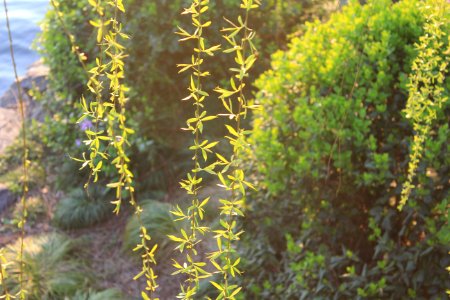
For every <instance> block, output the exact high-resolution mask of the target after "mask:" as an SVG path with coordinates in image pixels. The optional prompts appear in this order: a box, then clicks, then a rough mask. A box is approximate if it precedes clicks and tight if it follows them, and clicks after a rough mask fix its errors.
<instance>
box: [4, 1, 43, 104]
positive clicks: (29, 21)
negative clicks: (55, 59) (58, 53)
mask: <svg viewBox="0 0 450 300" xmlns="http://www.w3.org/2000/svg"><path fill="white" fill-rule="evenodd" d="M48 2H49V1H48V0H9V1H7V4H8V14H9V23H10V25H11V31H12V38H13V45H14V54H15V59H16V64H17V71H18V73H19V76H21V75H24V74H25V73H26V70H27V67H28V66H29V65H30V64H32V63H33V62H35V61H36V60H38V59H39V55H38V54H37V53H36V51H34V50H32V49H31V44H32V42H33V40H34V38H35V37H36V34H37V33H38V32H39V31H40V28H39V22H40V21H41V20H42V19H43V18H44V16H45V12H46V11H47V8H48ZM5 20H6V19H5V12H4V8H3V1H1V6H0V41H1V42H0V95H2V94H3V92H5V90H6V89H7V88H8V87H9V86H10V85H11V84H12V83H13V82H14V73H13V68H12V65H11V56H10V53H9V43H8V34H7V30H6V21H5Z"/></svg>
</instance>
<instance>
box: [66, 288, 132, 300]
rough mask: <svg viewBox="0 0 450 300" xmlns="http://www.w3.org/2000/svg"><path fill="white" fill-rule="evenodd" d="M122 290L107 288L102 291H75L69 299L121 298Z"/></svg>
mask: <svg viewBox="0 0 450 300" xmlns="http://www.w3.org/2000/svg"><path fill="white" fill-rule="evenodd" d="M123 299H125V298H124V296H123V294H122V292H121V291H119V290H118V289H107V290H103V291H98V292H94V291H90V290H89V291H87V292H77V293H76V294H75V296H73V297H72V298H70V300H123Z"/></svg>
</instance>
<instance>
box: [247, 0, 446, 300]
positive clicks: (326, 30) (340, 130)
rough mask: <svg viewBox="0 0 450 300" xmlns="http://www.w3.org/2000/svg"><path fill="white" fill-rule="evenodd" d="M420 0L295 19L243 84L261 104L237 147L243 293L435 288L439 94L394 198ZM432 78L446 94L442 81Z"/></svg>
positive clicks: (439, 281)
mask: <svg viewBox="0 0 450 300" xmlns="http://www.w3.org/2000/svg"><path fill="white" fill-rule="evenodd" d="M420 3H421V1H418V0H404V1H400V2H398V3H395V4H393V3H392V2H391V1H388V0H376V1H375V0H374V1H368V4H366V5H362V6H361V5H359V4H357V3H355V1H353V3H352V4H350V5H349V6H348V7H345V8H344V9H343V11H342V12H341V13H338V14H335V15H334V16H332V17H331V19H330V20H329V21H328V22H327V23H324V24H320V23H318V22H316V23H313V24H309V25H308V28H307V30H306V33H305V34H304V36H302V37H301V38H294V39H292V41H291V44H290V46H289V50H288V51H285V52H283V51H279V52H277V53H275V54H274V55H273V57H272V69H271V70H269V71H267V72H266V73H265V74H264V75H262V76H261V77H260V78H259V80H258V81H257V83H256V86H257V87H258V88H259V89H260V91H259V92H258V94H257V97H256V101H255V102H256V103H257V104H260V105H262V106H263V108H264V109H263V110H261V111H259V112H257V113H256V116H255V118H254V123H253V127H254V132H253V134H252V136H251V143H252V144H254V145H255V146H254V149H253V150H254V153H252V154H249V155H251V156H252V165H253V171H254V172H255V174H256V175H255V180H256V181H257V182H258V183H259V186H260V189H261V190H260V192H259V193H257V194H254V195H253V196H252V198H251V200H249V206H250V211H249V214H248V218H247V221H246V223H245V224H244V226H245V228H244V230H245V231H246V233H247V243H246V244H245V246H246V247H247V249H249V250H247V251H246V253H245V257H246V263H247V272H246V277H245V278H246V279H245V280H246V282H245V283H244V286H247V289H246V293H247V297H248V298H252V299H253V298H254V299H412V298H417V299H445V298H446V294H445V289H446V288H448V287H449V286H450V280H449V277H448V273H447V271H446V269H445V268H446V267H447V266H448V265H449V257H448V255H447V252H448V242H449V241H448V225H446V222H447V221H448V220H447V215H446V214H447V212H446V210H447V208H448V200H449V198H448V180H449V174H450V172H449V159H450V157H449V155H448V150H449V146H448V136H449V129H448V126H449V125H448V114H449V105H448V101H447V104H446V106H445V107H443V108H442V109H441V111H440V113H439V115H438V118H437V121H436V123H435V126H434V127H433V130H432V134H430V136H429V137H428V139H427V141H426V146H425V147H426V150H425V153H426V154H425V155H424V157H423V158H422V161H421V163H420V167H419V170H418V173H419V175H418V178H417V179H416V181H417V182H415V185H416V186H417V187H418V188H417V189H416V190H414V192H413V194H412V196H411V198H410V201H409V204H408V205H409V206H408V207H405V208H404V210H403V211H402V212H399V211H398V210H397V209H396V206H397V204H398V201H399V199H400V193H401V186H402V183H403V182H404V181H405V179H406V172H407V164H408V160H409V156H408V154H409V145H410V144H411V140H412V136H413V134H414V133H413V131H412V126H411V123H410V121H409V120H407V119H406V118H405V116H404V113H403V112H402V110H403V109H404V107H405V103H406V99H407V88H406V85H407V83H408V73H409V72H410V69H411V68H410V65H411V62H412V60H413V59H414V58H415V56H416V55H417V52H416V50H415V46H414V44H415V43H416V42H417V41H418V39H419V37H420V36H421V34H422V33H423V24H424V16H423V15H422V14H421V12H420V10H419V8H418V5H419V4H420ZM444 5H448V4H444ZM448 12H450V10H449V9H447V13H448ZM448 30H450V27H449V26H448V24H447V32H448ZM443 47H446V45H443ZM447 74H448V72H447ZM445 86H446V89H445V96H448V95H449V91H450V80H449V79H448V78H447V80H446V83H445Z"/></svg>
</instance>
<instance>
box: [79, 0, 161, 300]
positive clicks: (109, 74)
mask: <svg viewBox="0 0 450 300" xmlns="http://www.w3.org/2000/svg"><path fill="white" fill-rule="evenodd" d="M89 4H90V5H91V6H92V7H93V9H94V10H95V12H96V13H97V19H96V20H91V21H90V24H91V25H92V26H94V27H95V28H96V30H97V43H98V44H99V53H100V54H99V57H97V58H96V59H95V62H96V65H95V66H94V67H93V68H91V69H90V70H89V73H90V74H91V76H90V78H89V81H88V84H87V86H88V88H89V90H90V91H91V93H92V94H93V97H94V98H95V99H94V100H92V101H90V102H88V101H86V99H85V98H84V97H83V98H82V101H81V103H82V107H83V111H84V112H83V116H82V117H81V118H80V119H79V120H78V122H82V121H83V120H84V119H85V118H88V119H89V120H91V122H92V123H93V124H94V127H95V129H87V130H86V131H85V132H86V135H87V138H88V139H87V140H86V141H85V144H86V145H87V146H88V147H89V157H86V154H85V153H83V159H82V160H79V161H81V162H82V163H83V164H82V168H84V167H87V166H88V167H89V168H90V179H89V180H88V182H87V183H86V187H87V185H88V184H89V182H90V180H91V179H92V180H93V182H96V181H97V180H98V174H99V173H100V172H101V170H102V166H103V163H104V161H109V160H111V162H110V163H112V164H113V165H114V166H115V168H116V171H117V174H118V180H117V181H115V182H111V183H108V184H107V187H109V188H113V189H115V190H116V200H115V201H112V204H113V205H114V206H115V207H114V213H116V214H119V212H120V209H121V207H122V200H123V198H124V197H125V193H126V194H128V196H129V202H130V204H131V205H132V206H133V208H134V210H135V214H136V216H137V219H138V222H139V231H140V238H141V241H140V243H139V244H138V245H137V246H136V247H135V248H134V251H139V252H140V254H141V259H142V270H141V272H140V273H139V274H137V275H136V276H135V277H134V279H135V280H136V279H138V278H140V277H141V276H144V275H145V278H146V280H145V281H146V287H145V291H142V292H141V296H142V297H143V298H144V299H157V298H153V293H154V292H155V290H156V288H157V287H158V285H157V283H156V278H157V276H156V275H155V273H154V270H153V265H155V264H156V260H155V252H156V249H157V244H154V245H153V246H152V247H150V245H149V241H150V240H151V237H150V235H149V234H148V233H147V230H146V228H145V226H144V224H143V222H142V220H141V214H142V208H141V206H140V205H139V204H138V203H137V202H136V200H135V197H134V179H133V177H134V175H133V173H132V171H131V170H130V168H129V163H130V158H129V157H128V155H127V153H126V149H127V146H129V141H128V136H129V135H131V134H133V133H134V130H133V129H131V128H129V127H127V124H126V116H125V105H126V102H127V98H126V93H127V91H128V88H127V87H126V86H125V85H124V83H123V79H124V76H125V75H124V72H125V70H124V66H125V64H124V61H123V59H124V58H125V57H126V54H125V52H124V51H125V47H124V46H123V45H122V44H121V40H123V39H128V38H129V37H128V35H126V34H125V33H123V32H122V24H121V23H120V21H119V14H120V13H121V14H123V13H125V7H124V5H123V2H122V0H115V1H107V2H106V4H107V5H109V6H110V7H111V8H112V9H111V8H110V7H108V6H106V7H105V6H104V4H105V2H104V1H102V0H89ZM110 10H112V11H113V12H112V16H110V17H109V18H108V17H107V13H108V12H109V11H110ZM105 83H109V87H108V92H109V98H108V100H106V101H105V100H104V99H103V94H104V90H105V87H104V84H105Z"/></svg>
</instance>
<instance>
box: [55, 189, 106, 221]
mask: <svg viewBox="0 0 450 300" xmlns="http://www.w3.org/2000/svg"><path fill="white" fill-rule="evenodd" d="M88 191H89V193H86V191H85V190H84V189H83V188H81V187H80V188H78V189H74V190H73V191H72V192H70V193H69V194H68V195H67V196H66V197H64V198H63V199H61V200H60V201H59V202H58V204H57V205H56V207H55V211H54V216H53V222H54V223H55V225H56V226H58V227H60V228H63V229H78V228H84V227H89V226H92V225H95V224H97V223H100V222H102V221H104V220H106V219H107V218H108V217H110V216H112V215H113V214H112V210H113V206H112V205H111V203H110V201H108V200H107V198H108V190H107V189H104V188H103V189H100V188H90V189H89V190H88ZM113 198H114V197H113V196H111V197H110V200H111V201H112V200H113Z"/></svg>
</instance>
